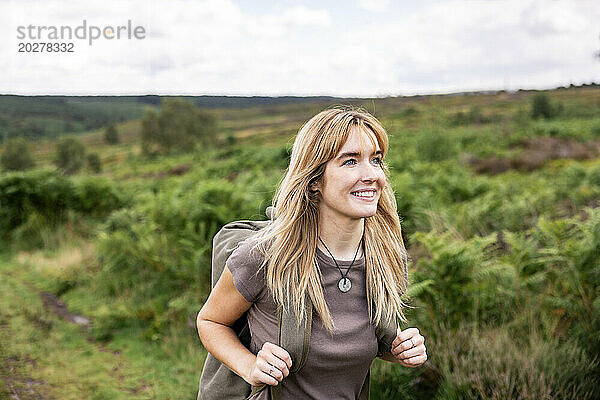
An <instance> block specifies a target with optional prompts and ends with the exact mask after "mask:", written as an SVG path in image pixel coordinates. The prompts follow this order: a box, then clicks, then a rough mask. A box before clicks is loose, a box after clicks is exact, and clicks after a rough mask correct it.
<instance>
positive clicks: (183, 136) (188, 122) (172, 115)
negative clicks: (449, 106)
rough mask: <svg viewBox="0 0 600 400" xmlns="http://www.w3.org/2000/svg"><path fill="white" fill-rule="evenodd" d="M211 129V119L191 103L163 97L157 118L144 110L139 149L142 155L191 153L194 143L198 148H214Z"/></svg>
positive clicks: (212, 123)
mask: <svg viewBox="0 0 600 400" xmlns="http://www.w3.org/2000/svg"><path fill="white" fill-rule="evenodd" d="M214 129H215V118H214V116H213V115H212V114H210V113H208V112H207V111H202V110H200V109H198V108H197V107H196V106H195V105H194V103H192V102H189V101H186V100H182V99H177V98H165V99H163V101H162V103H161V106H160V110H159V113H158V115H157V114H156V113H155V112H154V111H148V113H147V114H146V116H145V117H144V120H143V121H142V146H143V149H144V152H145V153H146V154H152V153H153V152H156V151H159V152H164V153H168V152H170V151H172V150H178V151H191V150H193V149H194V147H195V145H196V144H197V143H200V144H201V145H202V146H211V145H214V144H215V143H216V135H215V132H214ZM153 148H155V149H156V150H153Z"/></svg>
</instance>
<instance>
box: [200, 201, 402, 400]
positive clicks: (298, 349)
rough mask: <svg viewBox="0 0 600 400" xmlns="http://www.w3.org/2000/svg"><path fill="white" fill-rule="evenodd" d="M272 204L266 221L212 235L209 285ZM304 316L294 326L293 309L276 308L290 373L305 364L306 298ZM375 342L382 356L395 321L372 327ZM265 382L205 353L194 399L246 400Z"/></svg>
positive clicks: (240, 330) (363, 395) (241, 327)
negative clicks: (252, 382)
mask: <svg viewBox="0 0 600 400" xmlns="http://www.w3.org/2000/svg"><path fill="white" fill-rule="evenodd" d="M273 211H274V209H273V207H272V206H270V207H268V208H267V210H266V215H267V217H268V218H269V220H266V221H246V220H244V221H234V222H230V223H228V224H226V225H225V226H223V228H221V230H220V231H219V232H217V234H216V235H215V236H214V238H213V252H212V271H211V287H214V286H215V284H216V283H217V281H218V280H219V278H220V277H221V274H222V273H223V269H224V268H225V262H226V261H227V259H228V258H229V256H230V255H231V253H233V251H234V250H235V249H236V248H237V246H238V244H239V243H241V242H243V241H244V240H246V239H248V238H250V237H251V236H253V235H254V234H255V233H256V232H257V231H259V230H260V229H262V228H264V227H266V226H267V225H269V224H270V223H271V219H272V214H273ZM305 304H306V305H307V313H306V314H307V318H306V319H305V320H303V321H302V323H301V324H300V326H299V327H298V325H297V323H296V316H295V314H294V312H293V310H291V309H290V310H287V311H286V310H284V309H282V308H281V307H279V308H278V310H277V320H278V326H279V343H278V345H279V346H280V347H282V348H284V349H285V350H287V352H288V353H289V354H290V356H291V358H292V368H291V369H290V374H292V373H298V371H300V370H301V369H302V367H303V366H304V364H305V363H306V358H307V355H308V348H309V343H310V332H311V326H312V302H311V300H310V298H308V294H307V299H306V302H305ZM232 329H233V330H234V332H235V333H236V334H237V336H238V338H239V339H240V342H242V344H243V345H244V346H246V348H250V329H249V327H248V320H247V314H246V313H245V314H244V315H242V316H241V317H240V318H239V319H238V320H237V321H236V322H235V323H234V324H233V326H232ZM375 333H376V336H377V342H378V351H377V356H382V355H383V354H384V352H386V351H389V350H390V348H391V345H392V341H393V340H394V339H395V337H396V326H395V323H394V324H391V325H389V326H384V325H383V324H382V325H380V326H377V327H376V330H375ZM369 381H370V372H368V373H367V376H366V378H365V382H364V383H363V386H362V389H361V392H360V396H359V400H368V398H369ZM267 386H269V385H262V386H256V387H255V386H251V385H250V384H249V383H248V382H246V381H245V380H244V379H243V378H241V377H240V376H238V375H237V374H236V373H235V372H233V371H231V370H230V369H229V368H228V367H227V366H226V365H225V364H223V363H221V362H220V361H219V360H217V359H216V358H215V357H214V356H213V355H212V354H210V353H208V355H207V356H206V361H205V362H204V368H203V369H202V375H201V377H200V384H199V390H198V397H197V400H244V399H245V400H248V399H250V398H251V397H252V396H254V395H255V394H256V393H259V392H260V391H262V390H266V389H267ZM270 390H271V399H272V400H281V383H280V384H278V385H276V386H271V387H270Z"/></svg>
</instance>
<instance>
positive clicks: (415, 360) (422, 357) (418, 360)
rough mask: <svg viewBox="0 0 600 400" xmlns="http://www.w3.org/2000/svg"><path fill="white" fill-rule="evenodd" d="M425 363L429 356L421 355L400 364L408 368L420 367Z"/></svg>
mask: <svg viewBox="0 0 600 400" xmlns="http://www.w3.org/2000/svg"><path fill="white" fill-rule="evenodd" d="M425 361H427V354H421V355H419V356H415V357H411V358H409V359H407V360H402V361H400V364H402V365H404V366H406V367H411V368H414V367H418V366H419V365H421V364H423V363H424V362H425Z"/></svg>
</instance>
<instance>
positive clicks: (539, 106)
mask: <svg viewBox="0 0 600 400" xmlns="http://www.w3.org/2000/svg"><path fill="white" fill-rule="evenodd" d="M555 111H556V110H554V108H553V107H552V104H550V99H549V98H548V95H547V94H545V93H537V94H536V95H534V96H533V98H532V100H531V118H533V119H538V118H544V119H551V118H553V117H554V116H555V114H556V112H555Z"/></svg>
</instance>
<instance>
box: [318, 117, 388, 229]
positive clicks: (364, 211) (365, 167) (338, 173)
mask: <svg viewBox="0 0 600 400" xmlns="http://www.w3.org/2000/svg"><path fill="white" fill-rule="evenodd" d="M372 142H374V143H375V146H373V143H372ZM361 144H362V146H361ZM381 158H382V152H381V149H380V148H379V145H378V144H377V140H376V139H375V135H374V134H373V133H372V132H370V131H367V130H362V131H361V130H359V128H354V129H352V131H351V132H350V134H349V136H348V140H347V141H346V143H345V144H344V146H343V147H342V149H341V150H340V151H339V153H338V154H337V155H336V156H335V157H334V158H333V159H332V160H330V161H329V162H327V164H326V165H325V173H324V175H323V178H322V179H321V180H320V181H319V182H318V183H317V184H316V188H317V189H318V190H319V191H320V202H319V212H320V214H321V216H323V217H326V218H334V219H338V220H343V219H348V218H350V219H360V218H364V217H370V216H372V215H375V213H376V212H377V203H378V201H379V197H380V196H381V191H382V190H383V187H384V185H385V183H386V177H385V174H384V171H383V169H382V167H381Z"/></svg>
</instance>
